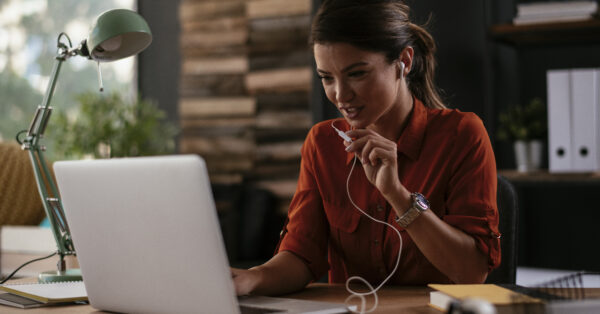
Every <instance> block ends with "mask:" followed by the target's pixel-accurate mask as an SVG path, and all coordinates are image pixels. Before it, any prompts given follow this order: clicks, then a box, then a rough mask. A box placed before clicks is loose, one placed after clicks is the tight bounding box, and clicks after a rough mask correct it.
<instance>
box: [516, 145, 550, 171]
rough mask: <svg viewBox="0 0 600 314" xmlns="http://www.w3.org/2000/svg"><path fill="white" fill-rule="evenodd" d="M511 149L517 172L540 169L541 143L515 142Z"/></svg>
mask: <svg viewBox="0 0 600 314" xmlns="http://www.w3.org/2000/svg"><path fill="white" fill-rule="evenodd" d="M513 147H514V149H515V161H516V164H517V171H519V172H528V171H534V170H538V169H540V166H541V164H542V153H543V152H542V149H543V144H542V141H540V140H532V141H527V142H526V141H515V142H514V144H513Z"/></svg>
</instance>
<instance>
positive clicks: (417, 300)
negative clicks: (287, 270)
mask: <svg viewBox="0 0 600 314" xmlns="http://www.w3.org/2000/svg"><path fill="white" fill-rule="evenodd" d="M429 291H431V289H429V288H426V287H383V288H381V290H379V292H378V294H377V295H378V296H379V306H378V307H377V310H376V311H375V312H373V313H381V314H384V313H409V314H410V313H432V314H434V313H435V314H439V313H441V312H439V311H436V310H435V309H433V308H431V307H429V306H427V303H428V302H429ZM348 295H349V294H348V292H347V291H346V288H345V286H344V285H328V284H311V285H309V286H308V287H307V288H306V289H304V290H302V291H300V292H297V293H293V294H290V295H286V296H285V297H289V298H296V299H305V300H316V301H329V302H339V303H343V302H344V300H346V298H347V297H348ZM372 301H373V299H372V298H369V299H368V302H369V303H368V304H369V305H370V304H372V303H370V302H372ZM0 312H2V313H19V314H34V313H64V314H80V313H103V312H100V311H97V310H96V309H94V308H92V307H91V306H90V305H70V306H55V307H41V308H33V309H27V310H23V309H18V308H13V307H9V306H3V305H0Z"/></svg>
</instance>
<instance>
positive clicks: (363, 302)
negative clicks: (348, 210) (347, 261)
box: [332, 124, 402, 314]
mask: <svg viewBox="0 0 600 314" xmlns="http://www.w3.org/2000/svg"><path fill="white" fill-rule="evenodd" d="M332 125H333V124H332ZM334 128H335V127H334ZM356 159H357V157H356V155H355V156H354V162H353V163H352V168H350V172H349V173H348V178H347V179H346V193H347V194H348V199H349V200H350V203H352V205H353V206H354V207H355V208H356V209H358V210H359V211H360V212H361V213H362V214H363V215H365V216H367V217H369V219H371V220H373V221H375V222H378V223H380V224H384V225H386V226H388V227H390V228H392V230H394V232H396V234H397V235H398V239H399V240H400V247H399V249H398V258H397V259H396V265H395V266H394V270H392V272H391V273H390V274H389V275H388V276H387V277H386V278H385V279H384V280H383V281H382V282H381V283H380V284H379V286H377V288H375V289H373V286H371V284H369V282H368V281H366V280H365V279H364V278H362V277H360V276H352V277H350V278H348V280H346V290H348V292H349V293H350V296H348V298H346V301H345V303H346V305H348V302H349V301H350V300H352V299H354V298H360V300H361V307H360V311H354V310H351V309H350V308H348V309H349V310H350V311H351V312H353V313H360V314H363V313H371V312H373V311H374V310H375V309H376V308H377V305H378V304H379V299H378V297H377V291H378V290H379V289H380V288H381V287H382V286H383V285H384V284H385V283H386V282H387V281H388V280H389V279H390V278H392V275H394V273H395V272H396V270H397V269H398V265H400V256H401V255H402V236H401V235H400V231H398V229H396V228H395V227H394V226H393V225H391V224H389V223H387V222H385V221H382V220H379V219H376V218H373V217H371V216H370V215H369V214H367V213H365V212H364V211H363V210H362V209H361V208H360V207H358V205H356V204H355V203H354V201H353V200H352V197H351V196H350V176H351V175H352V171H354V166H356ZM382 245H383V244H382ZM352 280H359V281H361V282H363V283H364V284H365V285H366V286H367V287H368V288H369V292H356V291H354V290H352V289H351V288H350V282H351V281H352ZM371 294H372V295H373V297H374V299H375V300H374V303H373V306H372V307H371V308H370V309H369V310H365V307H366V300H365V296H367V295H371Z"/></svg>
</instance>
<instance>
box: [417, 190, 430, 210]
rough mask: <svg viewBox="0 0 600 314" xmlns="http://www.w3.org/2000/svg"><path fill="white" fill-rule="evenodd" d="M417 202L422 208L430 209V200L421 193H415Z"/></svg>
mask: <svg viewBox="0 0 600 314" xmlns="http://www.w3.org/2000/svg"><path fill="white" fill-rule="evenodd" d="M415 203H417V204H416V205H417V206H419V207H420V208H421V210H427V209H429V201H427V199H426V198H425V196H423V194H421V193H415Z"/></svg>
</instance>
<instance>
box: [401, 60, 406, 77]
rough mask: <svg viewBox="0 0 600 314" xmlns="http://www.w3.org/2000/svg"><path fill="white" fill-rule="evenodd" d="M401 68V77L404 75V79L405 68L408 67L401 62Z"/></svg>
mask: <svg viewBox="0 0 600 314" xmlns="http://www.w3.org/2000/svg"><path fill="white" fill-rule="evenodd" d="M400 67H401V68H402V69H401V70H400V75H402V77H404V68H405V67H406V65H405V64H404V62H402V61H400Z"/></svg>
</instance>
